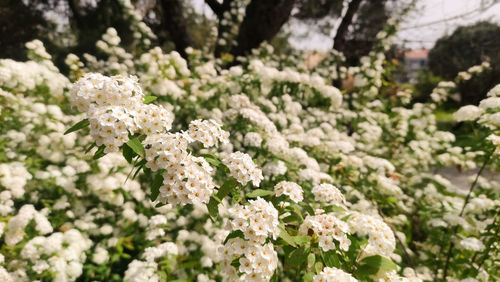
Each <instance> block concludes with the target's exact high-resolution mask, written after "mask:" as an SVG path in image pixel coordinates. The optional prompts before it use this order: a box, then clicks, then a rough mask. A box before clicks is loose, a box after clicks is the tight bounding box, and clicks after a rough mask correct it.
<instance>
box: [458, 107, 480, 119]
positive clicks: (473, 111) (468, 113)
mask: <svg viewBox="0 0 500 282" xmlns="http://www.w3.org/2000/svg"><path fill="white" fill-rule="evenodd" d="M482 113H483V109H481V108H478V107H476V106H473V105H468V106H464V107H461V108H460V109H458V111H457V112H455V113H454V114H453V118H454V119H455V120H456V121H468V120H475V119H477V118H479V117H480V116H481V114H482Z"/></svg>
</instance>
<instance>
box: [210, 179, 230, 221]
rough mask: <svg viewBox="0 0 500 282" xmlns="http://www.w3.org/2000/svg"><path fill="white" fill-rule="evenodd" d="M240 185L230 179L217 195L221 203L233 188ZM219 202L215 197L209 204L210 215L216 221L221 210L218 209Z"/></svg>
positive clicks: (211, 198)
mask: <svg viewBox="0 0 500 282" xmlns="http://www.w3.org/2000/svg"><path fill="white" fill-rule="evenodd" d="M237 185H238V181H236V179H234V178H232V177H231V178H229V179H228V180H227V181H226V182H225V183H224V184H223V185H222V186H221V187H220V188H219V190H218V191H217V194H216V195H215V196H216V197H217V199H218V200H219V201H222V199H224V197H226V196H227V195H228V194H229V193H230V192H231V190H233V188H235V187H236V186H237ZM217 202H218V201H217V200H216V199H215V198H214V197H210V201H209V202H208V204H207V209H208V214H209V215H210V217H211V218H212V220H214V219H215V218H216V217H217V215H218V214H219V208H218V207H217V205H218V203H217Z"/></svg>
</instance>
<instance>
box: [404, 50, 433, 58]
mask: <svg viewBox="0 0 500 282" xmlns="http://www.w3.org/2000/svg"><path fill="white" fill-rule="evenodd" d="M428 55H429V49H425V48H422V49H414V50H408V51H405V59H427V56H428Z"/></svg>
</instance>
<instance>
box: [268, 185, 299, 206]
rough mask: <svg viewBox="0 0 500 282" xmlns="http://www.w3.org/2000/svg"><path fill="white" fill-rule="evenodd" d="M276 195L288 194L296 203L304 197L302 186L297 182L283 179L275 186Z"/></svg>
mask: <svg viewBox="0 0 500 282" xmlns="http://www.w3.org/2000/svg"><path fill="white" fill-rule="evenodd" d="M274 192H275V193H276V196H278V197H279V196H281V195H286V196H288V197H290V199H291V200H292V201H294V202H295V203H298V202H301V201H302V200H303V199H304V197H303V196H302V187H300V186H299V185H298V184H297V183H295V182H288V181H281V182H279V183H278V184H276V185H275V186H274Z"/></svg>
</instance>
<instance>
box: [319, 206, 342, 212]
mask: <svg viewBox="0 0 500 282" xmlns="http://www.w3.org/2000/svg"><path fill="white" fill-rule="evenodd" d="M323 209H324V210H325V212H328V213H330V212H345V209H344V208H343V207H341V206H337V205H330V206H326V207H325V208H323Z"/></svg>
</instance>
